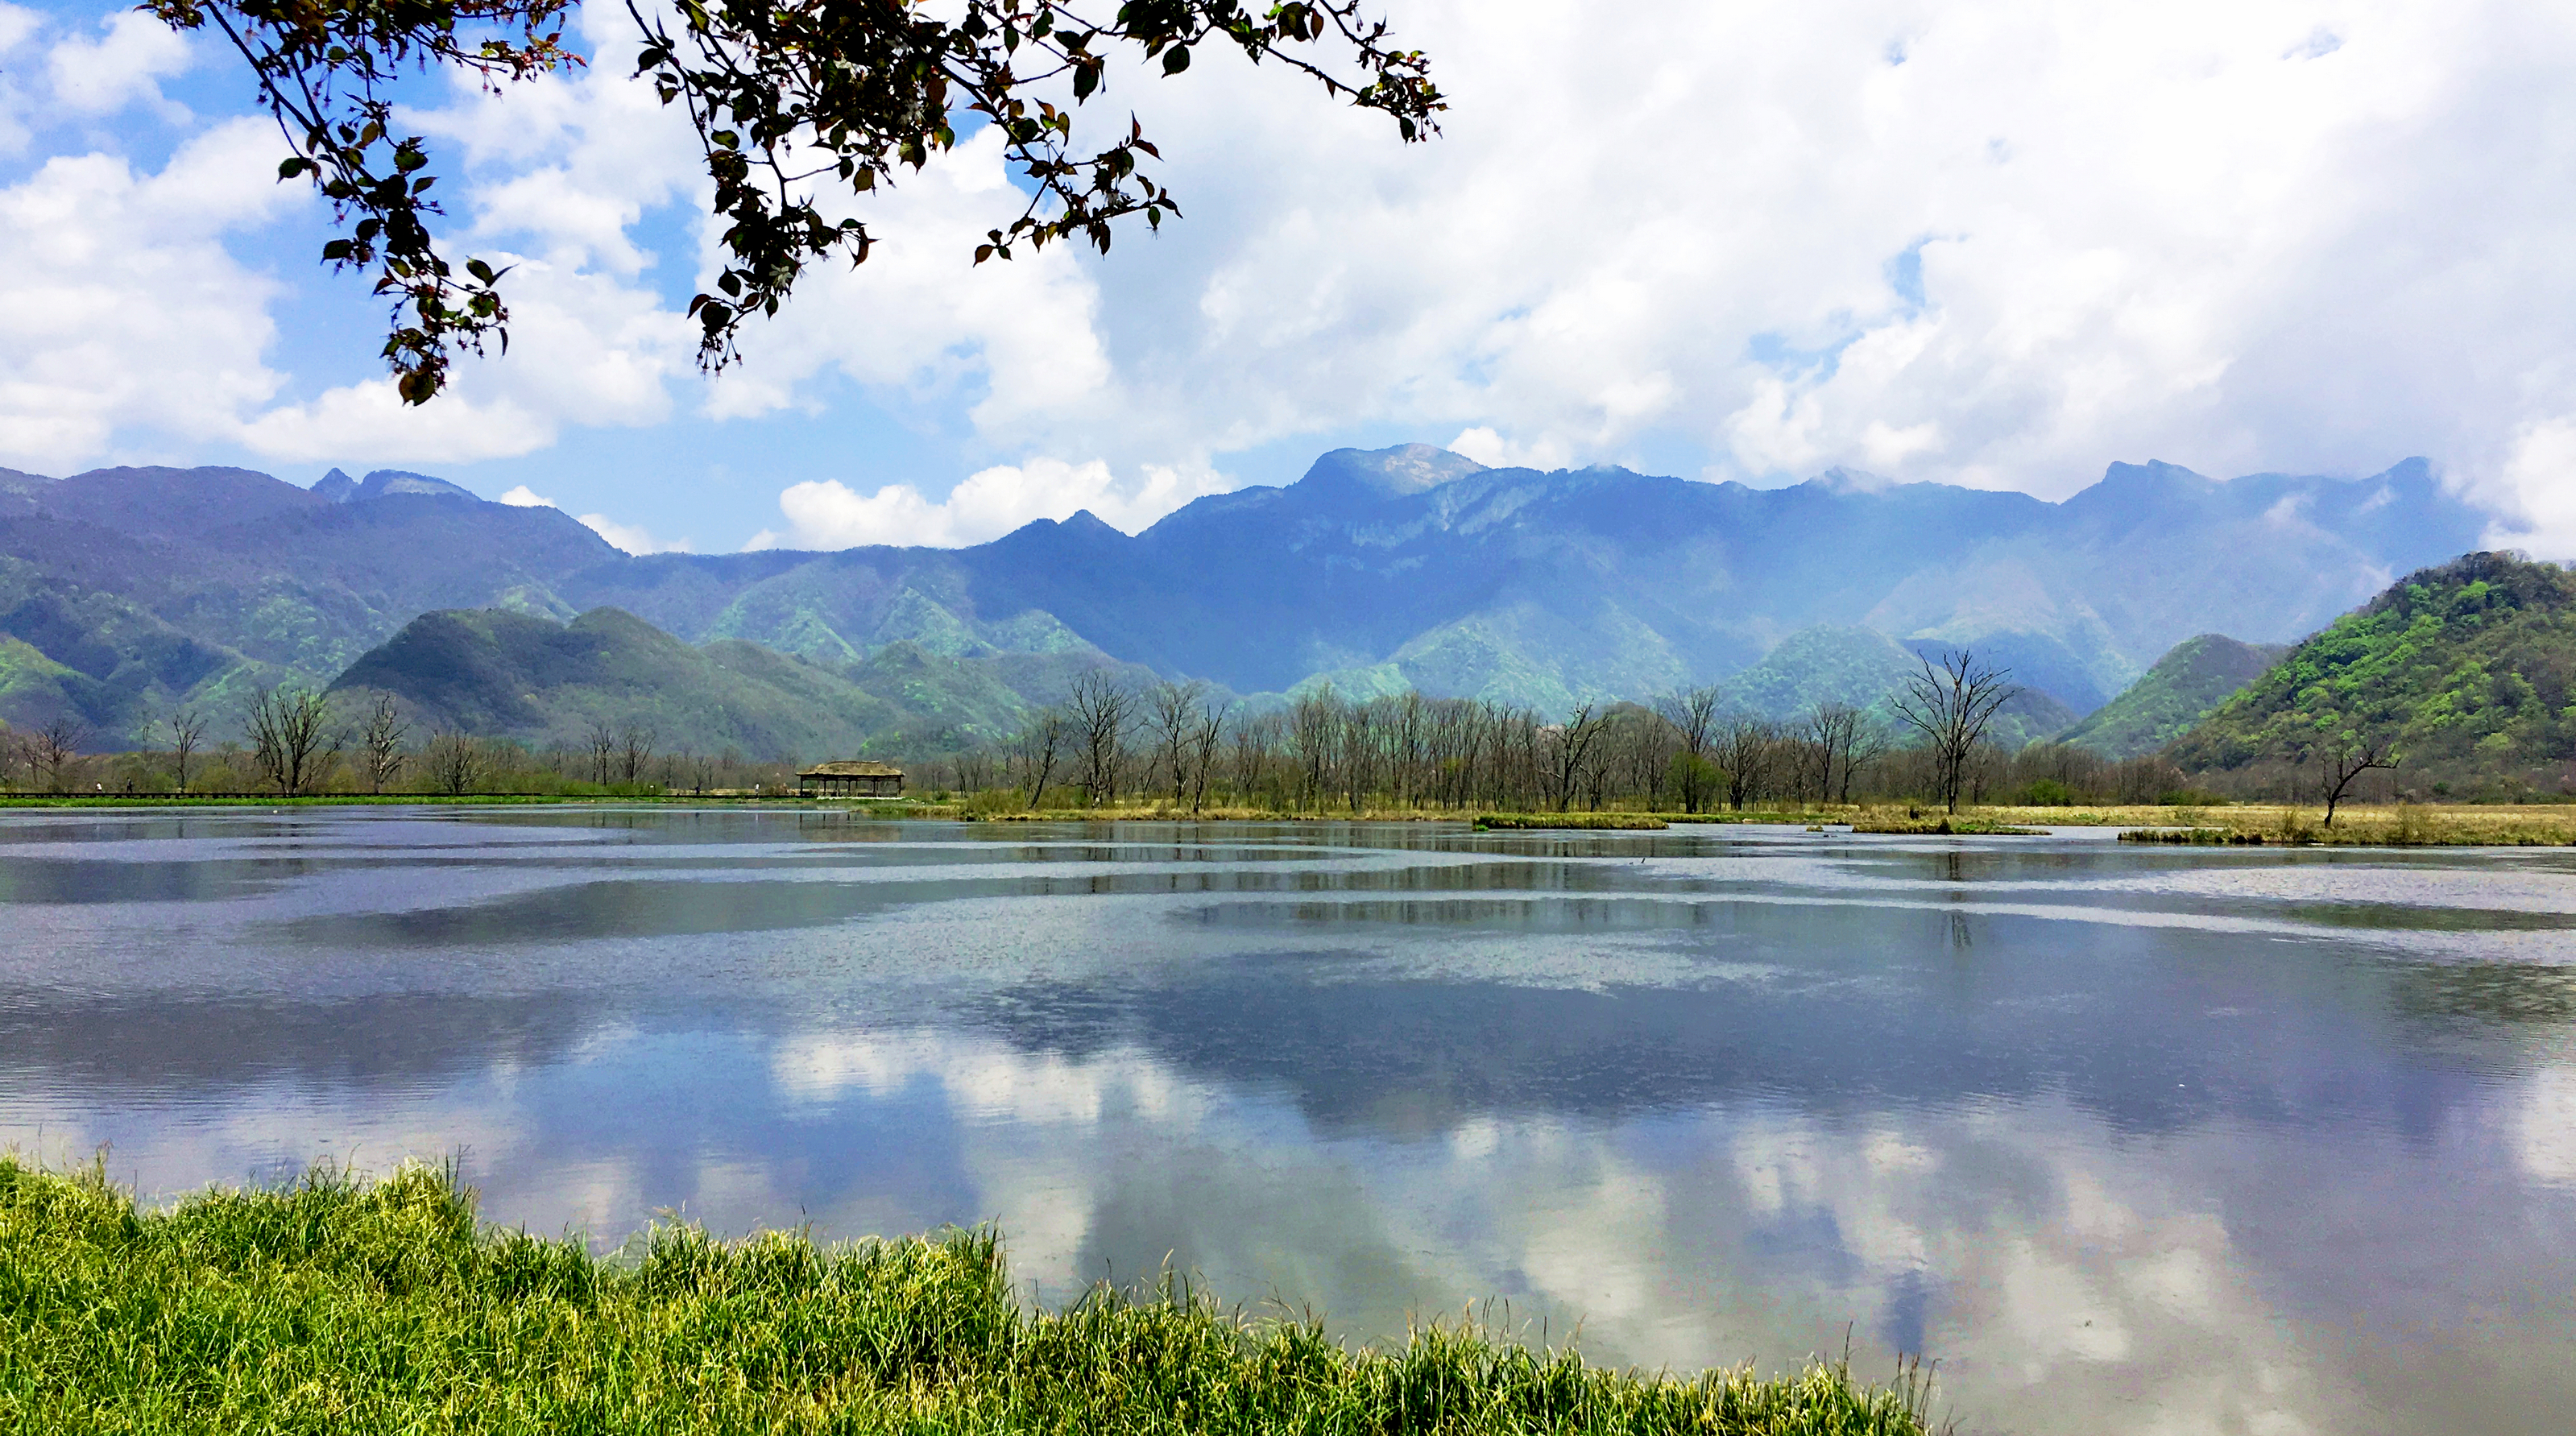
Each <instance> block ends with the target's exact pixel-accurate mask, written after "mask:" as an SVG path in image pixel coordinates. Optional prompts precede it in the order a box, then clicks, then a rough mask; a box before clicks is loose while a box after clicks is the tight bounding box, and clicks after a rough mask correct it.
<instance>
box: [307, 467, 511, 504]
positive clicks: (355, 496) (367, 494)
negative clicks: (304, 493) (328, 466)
mask: <svg viewBox="0 0 2576 1436" xmlns="http://www.w3.org/2000/svg"><path fill="white" fill-rule="evenodd" d="M313 492H314V494H315V495H317V496H318V497H321V498H325V499H329V500H330V501H331V502H333V503H335V504H362V503H366V502H369V501H370V500H374V499H380V498H383V497H384V496H386V495H387V494H426V495H428V496H430V497H433V498H442V499H472V500H473V501H474V502H476V503H478V504H479V503H481V502H483V499H482V497H481V496H480V495H478V494H476V493H475V492H474V491H473V490H471V489H467V488H464V487H462V486H460V485H457V484H451V483H449V482H448V481H447V480H445V479H436V478H432V477H430V476H429V475H427V474H415V473H412V472H410V471H409V470H407V469H377V470H375V471H374V472H372V473H370V474H368V475H367V476H366V478H364V479H353V478H350V477H349V476H348V474H346V473H344V472H342V471H341V470H339V469H333V470H332V471H331V472H329V473H327V474H324V475H323V476H322V477H321V478H320V479H319V480H317V481H316V482H315V483H314V485H313Z"/></svg>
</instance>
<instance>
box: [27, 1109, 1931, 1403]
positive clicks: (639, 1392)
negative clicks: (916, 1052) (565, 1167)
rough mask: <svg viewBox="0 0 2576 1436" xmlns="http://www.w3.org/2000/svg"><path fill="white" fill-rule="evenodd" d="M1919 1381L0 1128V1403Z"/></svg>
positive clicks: (1917, 1394)
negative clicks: (1045, 1306)
mask: <svg viewBox="0 0 2576 1436" xmlns="http://www.w3.org/2000/svg"><path fill="white" fill-rule="evenodd" d="M1927 1399H1928V1387H1927V1385H1926V1384H1925V1383H1924V1382H1923V1381H1922V1380H1920V1379H1918V1377H1917V1375H1916V1374H1915V1373H1912V1372H1907V1373H1904V1374H1902V1376H1901V1379H1900V1380H1899V1381H1898V1382H1897V1383H1895V1384H1893V1385H1891V1386H1888V1387H1878V1388H1873V1387H1868V1386H1865V1385H1862V1384H1858V1383H1855V1382H1854V1381H1853V1380H1852V1379H1851V1377H1850V1374H1849V1372H1848V1370H1847V1368H1846V1367H1844V1366H1841V1365H1825V1364H1815V1365H1811V1366H1809V1367H1808V1368H1807V1369H1806V1370H1804V1371H1803V1372H1801V1373H1799V1374H1797V1375H1795V1376H1790V1377H1784V1378H1778V1379H1762V1378H1758V1377H1756V1376H1754V1375H1753V1374H1752V1373H1751V1372H1750V1371H1749V1370H1716V1371H1709V1372H1704V1373H1701V1374H1698V1375H1695V1376H1680V1375H1674V1374H1670V1373H1641V1372H1635V1371H1616V1370H1609V1369H1604V1368H1601V1367H1596V1366H1592V1365H1589V1364H1587V1363H1586V1362H1585V1361H1584V1360H1583V1359H1582V1358H1581V1357H1580V1356H1578V1355H1576V1354H1574V1353H1572V1352H1570V1351H1564V1350H1553V1351H1551V1350H1542V1349H1533V1348H1531V1347H1527V1346H1523V1345H1519V1344H1516V1343H1514V1342H1512V1341H1509V1340H1506V1339H1503V1338H1501V1337H1498V1336H1495V1335H1493V1334H1490V1333H1488V1332H1485V1331H1483V1330H1481V1329H1479V1328H1477V1327H1474V1326H1472V1325H1429V1326H1423V1327H1419V1328H1417V1329H1416V1330H1414V1331H1413V1333H1412V1334H1411V1336H1410V1338H1409V1339H1408V1340H1407V1341H1406V1342H1404V1343H1403V1344H1402V1345H1400V1346H1391V1347H1388V1348H1385V1349H1375V1348H1370V1349H1358V1350H1354V1349H1351V1348H1349V1347H1346V1346H1344V1345H1342V1344H1340V1343H1338V1342H1336V1341H1334V1340H1332V1339H1330V1338H1329V1337H1328V1336H1327V1335H1326V1334H1325V1332H1324V1329H1323V1327H1322V1325H1321V1323H1320V1322H1318V1321H1316V1320H1314V1319H1311V1318H1280V1319H1252V1318H1248V1317H1246V1316H1244V1315H1243V1314H1241V1313H1239V1312H1237V1311H1233V1310H1230V1309H1227V1308H1225V1307H1223V1306H1221V1305H1219V1304H1218V1303H1217V1302H1216V1301H1215V1300H1213V1299H1212V1298H1210V1297H1208V1296H1207V1295H1205V1294H1203V1293H1201V1292H1198V1291H1196V1290H1194V1289H1192V1288H1191V1287H1190V1286H1188V1285H1187V1284H1185V1283H1180V1282H1175V1281H1171V1280H1168V1279H1167V1280H1166V1281H1164V1282H1163V1283H1162V1284H1160V1285H1159V1286H1158V1287H1155V1288H1153V1289H1150V1290H1144V1291H1135V1292H1120V1291H1114V1290H1110V1289H1108V1288H1105V1287H1103V1288H1100V1289H1096V1290H1094V1291H1093V1292H1092V1293H1090V1294H1089V1295H1088V1296H1085V1297H1084V1298H1082V1299H1081V1300H1079V1301H1076V1302H1074V1303H1072V1304H1071V1305H1069V1306H1067V1307H1065V1308H1064V1309H1062V1310H1057V1311H1044V1310H1030V1309H1027V1308H1024V1307H1023V1306H1022V1305H1020V1304H1019V1303H1018V1302H1017V1301H1016V1300H1015V1299H1014V1297H1013V1294H1012V1288H1011V1284H1010V1281H1009V1278H1008V1275H1007V1272H1006V1268H1005V1265H1004V1260H1003V1254H1002V1246H1001V1242H1000V1240H999V1238H998V1237H997V1236H996V1235H995V1234H994V1233H993V1232H991V1231H989V1230H979V1231H950V1232H947V1233H944V1234H940V1235H937V1236H930V1237H918V1238H899V1239H893V1240H868V1241H861V1242H857V1243H853V1244H849V1245H843V1246H829V1247H827V1246H822V1245H818V1244H817V1243H815V1242H814V1241H812V1240H811V1239H810V1238H809V1237H808V1236H806V1235H804V1234H802V1233H793V1232H771V1233H766V1234H762V1235H759V1236H755V1237H752V1238H749V1239H747V1240H744V1241H739V1242H726V1241H719V1240H715V1239H713V1238H711V1237H709V1236H708V1235H707V1234H706V1233H705V1232H703V1231H702V1230H699V1229H696V1228H693V1227H686V1226H660V1227H656V1228H653V1229H651V1230H650V1231H648V1232H646V1233H644V1234H642V1235H640V1236H639V1237H637V1238H636V1239H635V1240H633V1241H631V1242H629V1243H628V1245H627V1247H626V1248H625V1249H624V1250H623V1251H621V1252H620V1253H618V1254H616V1255H613V1256H610V1257H607V1258H602V1257H598V1256H594V1255H593V1254H592V1253H591V1252H590V1251H589V1250H588V1249H587V1248H586V1247H585V1246H584V1245H583V1244H582V1243H581V1242H580V1241H579V1240H577V1239H571V1238H565V1239H547V1238H541V1237H535V1236H531V1235H528V1234H526V1233H524V1232H517V1231H507V1230H500V1229H496V1228H493V1227H490V1226H487V1225H484V1224H482V1223H480V1222H479V1221H478V1219H477V1215H476V1207H475V1196H474V1193H473V1192H472V1191H471V1190H470V1189H467V1188H464V1187H461V1186H460V1185H459V1184H458V1183H457V1181H456V1180H455V1178H454V1176H453V1174H452V1173H449V1172H446V1171H442V1170H440V1169H436V1168H430V1167H423V1166H417V1165H414V1166H406V1167H404V1168H402V1169H400V1170H398V1171H396V1172H395V1173H394V1174H393V1175H391V1176H390V1177H387V1178H385V1179H384V1180H382V1181H378V1182H371V1181H368V1180H365V1179H362V1178H353V1177H351V1176H348V1175H346V1174H344V1173H342V1172H339V1171H335V1170H331V1169H327V1168H325V1169H316V1170H314V1171H311V1172H308V1173H307V1174H306V1175H305V1176H304V1177H303V1178H302V1179H300V1180H298V1181H296V1182H295V1183H293V1184H292V1185H289V1186H282V1187H277V1188H273V1189H267V1190H234V1189H222V1188H217V1189H211V1190H208V1191H205V1192H202V1193H199V1194H197V1195H195V1196H192V1197H189V1198H187V1199H185V1200H183V1201H181V1202H179V1203H177V1204H176V1205H175V1206H172V1207H168V1208H165V1209H155V1208H150V1207H145V1206H140V1205H138V1204H137V1203H136V1201H135V1200H134V1198H133V1197H132V1195H131V1194H129V1193H127V1192H125V1191H122V1190H120V1189H118V1188H116V1187H115V1186H113V1185H111V1184H110V1183H109V1182H108V1181H107V1180H106V1179H105V1178H104V1176H103V1175H102V1173H101V1172H100V1171H98V1170H96V1169H91V1170H88V1171H85V1172H74V1173H69V1174H65V1173H59V1172H52V1171H47V1170H43V1169H41V1168H38V1167H35V1166H31V1165H28V1164H26V1163H24V1162H22V1161H20V1160H19V1159H17V1158H15V1157H13V1156H0V1428H4V1429H7V1430H12V1431H52V1432H110V1431H114V1432H160V1431H202V1430H259V1431H303V1430H312V1431H325V1430H327V1431H483V1432H531V1433H534V1432H548V1433H553V1432H601V1433H608V1432H637V1433H645V1432H651V1433H656V1436H661V1433H675V1432H754V1431H757V1432H773V1431H774V1432H807V1431H811V1432H824V1431H831V1432H872V1431H889V1432H890V1431H905V1432H926V1431H956V1432H1021V1431H1088V1432H1129V1431H1134V1432H1148V1431H1151V1432H1178V1431H1225V1432H1235V1431H1240V1432H1255V1431H1258V1432H1265V1433H1267V1432H1354V1433H1356V1432H1370V1433H1388V1432H1417V1431H1418V1432H1454V1433H1461V1436H1468V1433H1483V1432H1639V1433H1644V1432H1681V1431H1691V1432H1713V1433H1721V1436H1726V1434H1727V1433H1746V1436H1752V1433H1763V1436H1804V1433H1815V1436H1844V1433H1849V1436H1863V1433H1867V1436H1912V1433H1917V1432H1921V1431H1924V1430H1926V1429H1928V1427H1927V1420H1926V1415H1925V1410H1926V1405H1927Z"/></svg>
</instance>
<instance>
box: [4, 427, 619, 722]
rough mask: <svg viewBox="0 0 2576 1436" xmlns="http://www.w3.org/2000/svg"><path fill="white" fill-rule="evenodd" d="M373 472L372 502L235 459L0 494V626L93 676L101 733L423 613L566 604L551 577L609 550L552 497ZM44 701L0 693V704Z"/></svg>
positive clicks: (325, 676)
mask: <svg viewBox="0 0 2576 1436" xmlns="http://www.w3.org/2000/svg"><path fill="white" fill-rule="evenodd" d="M409 478H410V476H401V475H397V476H394V480H406V481H407V480H408V479H409ZM369 483H371V484H374V485H375V490H376V492H375V493H374V494H373V495H372V496H361V497H357V498H353V499H351V500H350V501H347V502H333V501H332V500H330V499H327V498H323V497H320V496H317V495H315V494H313V493H312V492H310V491H308V490H305V489H300V488H297V487H296V486H294V485H292V484H288V483H284V482H281V481H279V480H277V479H273V478H270V477H268V476H266V475H264V474H256V473H251V472H249V471H247V470H241V469H102V470H97V471H94V472H91V473H86V474H77V475H74V476H72V477H71V478H68V479H59V480H50V481H45V482H42V483H40V484H36V485H32V486H29V487H28V488H27V489H26V491H25V493H24V494H23V495H13V498H14V497H23V498H24V499H25V502H23V503H16V504H13V505H11V506H8V507H6V508H0V633H5V634H7V635H9V636H11V637H14V638H16V639H18V640H20V641H21V642H24V643H26V644H28V645H30V646H32V647H34V648H35V649H37V650H38V651H40V652H42V653H43V654H44V655H45V656H46V657H47V658H48V659H50V660H52V661H53V662H54V663H56V664H59V665H61V666H64V667H68V668H71V669H74V670H76V671H78V672H81V673H83V674H85V675H87V676H88V677H90V678H92V679H94V680H96V681H97V682H98V683H99V684H101V685H103V687H101V688H99V689H97V690H95V692H94V693H93V694H92V697H91V698H90V700H89V701H87V702H86V703H84V704H82V705H81V706H82V708H83V712H84V714H85V717H86V720H87V721H88V722H90V723H91V724H92V726H93V727H95V728H97V729H98V730H100V737H101V739H102V740H105V741H113V740H117V739H122V738H125V737H127V736H129V735H130V734H131V731H132V724H133V723H134V722H136V721H140V719H141V717H142V716H143V715H145V714H146V713H149V712H157V711H162V710H166V709H167V708H168V707H169V706H171V705H173V704H176V703H180V702H194V703H199V704H204V705H209V706H211V707H213V708H215V709H217V710H219V718H220V719H221V722H220V723H219V726H223V725H226V724H228V723H229V721H230V719H231V718H232V717H233V716H237V715H236V714H235V711H234V710H236V709H238V707H239V706H240V703H241V701H242V700H243V699H245V698H246V697H247V694H248V692H249V690H250V689H251V688H252V687H254V686H256V685H257V684H261V683H275V682H278V681H281V680H290V681H302V682H307V683H312V684H316V685H319V684H322V683H325V682H328V681H329V680H330V679H331V677H332V676H333V675H334V674H336V673H338V672H339V671H340V670H341V669H342V668H343V667H345V666H346V665H347V664H348V663H350V662H351V661H352V660H354V659H355V658H356V657H357V656H358V655H359V654H361V653H363V652H365V651H366V650H367V649H368V648H369V647H371V646H373V645H374V644H376V643H377V642H380V641H381V640H383V639H384V638H385V637H387V636H389V635H391V634H392V633H393V632H394V631H395V630H396V629H398V628H400V627H401V626H402V625H403V624H404V623H406V622H408V621H409V620H410V619H412V618H413V617H415V616H416V615H418V614H420V613H421V612H423V611H424V610H429V609H436V608H442V607H455V606H460V605H474V606H481V605H486V604H493V603H508V604H515V605H519V606H524V607H527V608H530V609H533V610H536V611H540V612H551V613H556V614H559V615H562V616H569V615H570V613H571V612H572V610H571V609H570V608H569V607H568V606H567V605H565V604H563V603H562V602H561V600H559V599H557V598H555V597H554V596H553V595H552V593H551V591H550V589H549V587H548V586H549V584H550V583H551V582H552V581H553V580H555V579H557V578H559V577H561V576H562V575H563V574H565V573H569V572H573V571H577V570H578V569H581V568H584V567H588V566H591V565H594V564H596V563H599V562H600V561H602V560H603V559H614V558H617V557H621V555H619V554H618V553H617V550H615V549H614V548H611V547H610V546H609V545H608V544H607V543H606V542H605V541H603V540H601V539H600V538H599V537H598V536H597V535H596V534H593V533H592V532H590V530H588V529H587V528H584V527H583V526H582V525H580V524H579V523H576V522H574V521H573V520H572V519H570V518H567V517H565V516H564V515H562V514H560V513H557V512H555V511H554V510H551V509H520V508H511V507H508V506H505V505H501V504H489V503H484V502H483V501H481V500H479V499H475V498H473V497H472V496H471V495H467V494H464V493H463V491H462V490H457V491H455V492H454V493H445V492H435V491H431V492H421V491H406V490H423V489H426V488H427V486H426V485H424V484H418V483H408V482H395V481H393V480H387V481H381V482H380V481H379V476H373V475H371V476H370V479H369ZM356 487H357V488H359V489H362V490H363V489H364V488H365V487H366V486H364V485H358V486H356ZM442 487H452V486H442ZM39 706H41V705H35V704H32V702H21V701H18V700H14V699H12V698H11V697H10V696H8V694H7V693H5V692H0V718H6V719H8V720H9V721H12V722H18V721H25V720H27V719H29V718H31V717H33V716H35V713H36V711H37V708H38V707H39Z"/></svg>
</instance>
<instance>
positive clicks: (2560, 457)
mask: <svg viewBox="0 0 2576 1436" xmlns="http://www.w3.org/2000/svg"><path fill="white" fill-rule="evenodd" d="M2486 487H2487V489H2488V492H2489V495H2490V497H2492V498H2493V499H2494V500H2495V501H2496V502H2498V503H2499V504H2500V505H2502V506H2504V507H2505V508H2506V509H2507V511H2508V512H2507V515H2506V517H2505V519H2504V521H2502V522H2500V523H2498V524H2497V525H2496V527H2495V528H2494V530H2493V531H2491V532H2490V533H2489V534H2488V535H2487V542H2488V543H2490V544H2492V545H2494V546H2496V547H2498V548H2523V549H2531V550H2535V551H2537V552H2540V553H2542V554H2545V555H2548V556H2551V557H2560V558H2563V557H2569V556H2576V415H2565V416H2556V417H2551V418H2546V419H2535V420H2532V421H2530V422H2528V423H2526V424H2524V425H2523V426H2522V427H2521V429H2520V430H2519V431H2517V432H2516V433H2515V434H2514V436H2513V439H2512V441H2511V443H2510V444H2509V445H2508V446H2507V448H2506V450H2505V459H2504V463H2503V465H2502V466H2501V468H2500V469H2499V470H2498V471H2497V472H2496V474H2495V475H2494V476H2493V478H2492V479H2491V480H2490V481H2489V483H2488V484H2487V485H2486Z"/></svg>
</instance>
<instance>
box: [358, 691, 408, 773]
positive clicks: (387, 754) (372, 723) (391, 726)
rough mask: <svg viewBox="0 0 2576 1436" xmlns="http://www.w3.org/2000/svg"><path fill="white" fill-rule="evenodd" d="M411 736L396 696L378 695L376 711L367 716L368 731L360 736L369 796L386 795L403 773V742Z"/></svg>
mask: <svg viewBox="0 0 2576 1436" xmlns="http://www.w3.org/2000/svg"><path fill="white" fill-rule="evenodd" d="M410 732H411V727H410V725H409V724H406V723H405V722H403V721H402V710H401V709H400V708H399V707H398V706H397V705H396V704H395V703H394V696H393V695H392V694H390V693H382V694H378V695H377V697H376V711H375V712H374V713H372V714H370V715H368V718H367V726H366V729H365V731H364V732H362V733H360V734H359V735H358V747H359V749H360V751H362V752H363V753H364V754H365V757H364V758H363V759H362V760H361V761H363V762H364V763H365V764H366V769H367V791H368V792H370V793H381V792H383V791H384V790H385V785H386V784H387V783H390V782H392V781H393V780H394V775H395V774H396V773H399V772H401V771H402V765H403V739H404V738H405V737H406V736H408V735H409V734H410Z"/></svg>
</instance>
